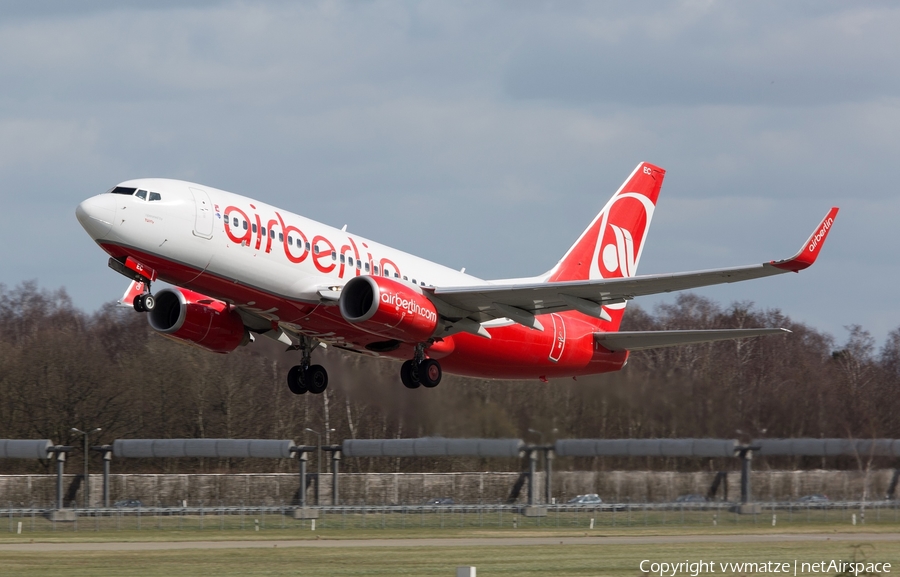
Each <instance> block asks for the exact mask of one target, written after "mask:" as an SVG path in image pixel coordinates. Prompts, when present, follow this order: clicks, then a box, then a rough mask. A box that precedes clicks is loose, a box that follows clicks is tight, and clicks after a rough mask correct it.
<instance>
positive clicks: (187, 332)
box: [147, 288, 250, 353]
mask: <svg viewBox="0 0 900 577" xmlns="http://www.w3.org/2000/svg"><path fill="white" fill-rule="evenodd" d="M153 296H154V297H156V304H155V305H154V307H153V310H151V311H149V312H148V313H147V316H148V318H149V319H150V326H151V327H153V329H154V330H156V331H158V332H160V333H162V334H163V335H165V336H167V337H170V338H173V339H175V340H178V341H184V342H187V343H190V344H193V345H197V346H198V347H200V348H203V349H206V350H208V351H212V352H214V353H230V352H231V351H233V350H234V349H236V348H238V347H239V346H241V345H246V344H247V343H248V342H250V334H249V333H248V332H247V330H246V329H245V328H244V323H243V321H241V317H240V315H238V314H237V313H236V312H235V311H234V310H232V309H231V308H229V306H228V304H227V303H223V302H222V301H218V300H216V299H213V298H210V297H208V296H205V295H202V294H200V293H195V292H194V291H190V290H187V289H181V288H179V289H168V288H167V289H163V290H161V291H159V292H157V293H156V294H154V295H153Z"/></svg>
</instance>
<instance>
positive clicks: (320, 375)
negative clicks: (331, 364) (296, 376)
mask: <svg viewBox="0 0 900 577" xmlns="http://www.w3.org/2000/svg"><path fill="white" fill-rule="evenodd" d="M303 381H304V382H305V383H306V386H307V388H308V389H309V392H310V393H312V394H314V395H318V394H320V393H324V392H325V389H327V388H328V372H327V371H326V370H325V367H323V366H322V365H312V366H311V367H309V368H308V369H306V373H305V374H304V375H303Z"/></svg>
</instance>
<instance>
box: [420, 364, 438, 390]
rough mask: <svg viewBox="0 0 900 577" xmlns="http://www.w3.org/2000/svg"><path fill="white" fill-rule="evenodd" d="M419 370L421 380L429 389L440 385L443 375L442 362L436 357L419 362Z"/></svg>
mask: <svg viewBox="0 0 900 577" xmlns="http://www.w3.org/2000/svg"><path fill="white" fill-rule="evenodd" d="M418 372H419V382H420V383H422V385H423V386H425V387H428V388H429V389H430V388H432V387H436V386H438V385H439V384H440V382H441V376H442V374H443V372H442V371H441V364H440V363H439V362H437V361H436V360H434V359H425V360H424V361H422V362H421V363H419V371H418Z"/></svg>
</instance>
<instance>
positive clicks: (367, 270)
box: [366, 263, 369, 272]
mask: <svg viewBox="0 0 900 577" xmlns="http://www.w3.org/2000/svg"><path fill="white" fill-rule="evenodd" d="M366 272H369V263H366Z"/></svg>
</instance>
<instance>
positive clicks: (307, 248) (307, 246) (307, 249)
mask: <svg viewBox="0 0 900 577" xmlns="http://www.w3.org/2000/svg"><path fill="white" fill-rule="evenodd" d="M306 251H307V252H309V241H306Z"/></svg>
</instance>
